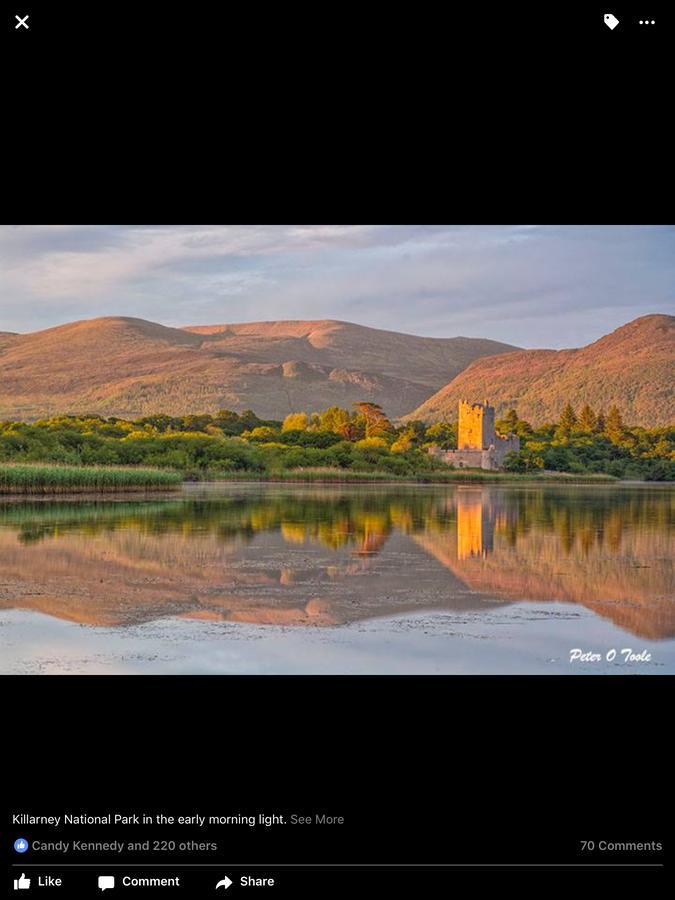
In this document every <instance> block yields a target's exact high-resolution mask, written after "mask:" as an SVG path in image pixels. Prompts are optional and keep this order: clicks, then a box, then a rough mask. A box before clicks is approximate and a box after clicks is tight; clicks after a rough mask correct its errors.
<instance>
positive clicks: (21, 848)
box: [14, 838, 28, 853]
mask: <svg viewBox="0 0 675 900" xmlns="http://www.w3.org/2000/svg"><path fill="white" fill-rule="evenodd" d="M14 849H15V850H16V852H17V853H25V852H26V850H28V841H27V840H26V838H17V839H16V840H15V841H14Z"/></svg>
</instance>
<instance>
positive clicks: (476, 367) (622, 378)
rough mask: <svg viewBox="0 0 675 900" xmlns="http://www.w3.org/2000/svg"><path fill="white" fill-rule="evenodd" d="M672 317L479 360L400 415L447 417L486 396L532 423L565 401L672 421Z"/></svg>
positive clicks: (629, 417)
mask: <svg viewBox="0 0 675 900" xmlns="http://www.w3.org/2000/svg"><path fill="white" fill-rule="evenodd" d="M674 372H675V317H674V316H665V315H652V316H642V317H641V318H639V319H635V320H634V321H632V322H629V323H628V324H627V325H623V326H622V327H621V328H617V330H616V331H613V332H612V333H611V334H608V335H605V337H602V338H600V340H598V341H595V343H593V344H589V345H588V346H586V347H582V348H581V349H579V350H518V351H515V352H512V353H502V354H500V355H498V356H489V357H485V358H482V359H478V360H476V361H475V362H473V363H472V364H471V365H470V366H468V367H467V368H466V369H464V371H462V372H460V373H459V374H458V375H456V376H455V377H454V378H453V379H452V380H451V381H450V382H449V383H448V384H446V386H445V387H444V388H442V389H441V390H440V391H438V393H436V394H434V395H433V397H430V398H429V399H428V400H427V401H425V402H424V403H422V404H421V406H419V407H418V408H417V409H416V410H415V411H414V412H412V413H410V415H409V416H407V417H406V418H409V419H422V420H424V421H426V422H440V421H445V420H448V421H450V420H453V419H455V418H456V417H457V403H458V401H459V400H460V399H466V400H478V401H483V400H484V399H485V398H488V400H489V401H490V403H492V404H493V405H494V406H495V409H496V413H497V415H498V416H499V415H500V414H503V413H505V412H506V411H507V410H509V409H511V408H512V407H513V408H515V409H516V410H517V412H518V415H519V416H520V417H521V418H522V419H526V420H527V421H529V422H532V423H533V424H541V423H543V422H546V421H554V420H557V419H558V417H559V415H560V412H561V411H562V408H563V407H564V405H565V404H566V403H567V401H568V400H569V401H570V402H571V403H572V405H573V406H574V407H575V408H576V409H577V410H579V409H580V407H581V406H582V405H583V404H584V403H590V405H591V406H592V407H593V408H594V409H596V410H599V409H605V410H607V409H609V407H610V406H611V405H612V404H616V405H617V406H618V408H619V410H620V411H621V413H622V415H623V418H624V421H625V422H626V423H627V424H629V425H642V426H644V427H646V428H649V427H656V426H659V425H670V424H672V423H673V422H675V392H674V390H673V373H674Z"/></svg>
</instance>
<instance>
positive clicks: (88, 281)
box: [0, 225, 675, 347]
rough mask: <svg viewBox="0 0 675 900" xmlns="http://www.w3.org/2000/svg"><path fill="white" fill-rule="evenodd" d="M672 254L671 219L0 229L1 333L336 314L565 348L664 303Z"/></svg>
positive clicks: (666, 306)
mask: <svg viewBox="0 0 675 900" xmlns="http://www.w3.org/2000/svg"><path fill="white" fill-rule="evenodd" d="M674 251H675V231H674V229H673V228H672V227H671V226H602V225H598V226H589V225H579V226H565V225H562V226H555V225H551V226H549V225H543V226H542V225H484V226H483V225H481V226H475V225H465V226H462V225H443V226H441V225H203V226H202V225H175V226H165V225H144V226H138V225H129V226H124V225H110V226H109V225H95V226H87V225H65V226H64V225H62V226H2V227H1V228H0V291H1V298H2V299H1V301H0V331H2V330H17V331H27V330H35V329H38V328H45V327H49V326H51V325H55V324H59V323H60V322H64V321H69V320H72V319H76V318H89V317H93V316H99V315H136V316H140V317H144V318H149V319H153V320H155V321H161V322H163V323H165V324H170V325H181V324H197V323H204V324H208V323H217V322H218V323H220V322H227V321H245V320H247V319H258V320H259V319H275V318H303V319H308V318H337V319H347V320H350V321H356V322H361V323H363V324H370V325H374V326H377V327H382V328H390V329H393V330H401V331H410V332H414V333H421V334H427V335H437V336H452V335H455V334H465V335H469V336H485V337H491V338H495V339H501V340H506V341H510V342H512V343H516V344H520V345H523V346H553V347H560V346H575V345H579V344H581V343H587V342H588V341H590V340H593V339H595V338H597V337H599V336H600V334H602V333H605V332H606V331H609V330H611V329H612V328H615V327H617V326H618V325H620V324H623V322H625V321H627V320H628V319H630V318H634V317H635V316H637V315H642V314H645V313H649V312H659V311H662V312H663V311H671V309H672V296H673V283H674V280H675V279H674V276H675V252H674Z"/></svg>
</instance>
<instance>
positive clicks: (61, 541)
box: [0, 485, 675, 639]
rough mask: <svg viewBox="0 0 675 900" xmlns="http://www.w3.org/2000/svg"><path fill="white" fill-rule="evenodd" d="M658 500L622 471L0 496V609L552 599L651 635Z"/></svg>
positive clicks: (366, 611)
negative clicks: (129, 495)
mask: <svg viewBox="0 0 675 900" xmlns="http://www.w3.org/2000/svg"><path fill="white" fill-rule="evenodd" d="M674 498H675V492H674V491H673V490H672V489H669V488H668V487H663V488H661V487H654V488H649V487H645V486H629V485H626V486H614V485H612V486H595V485H593V486H590V485H589V486H586V485H580V486H569V487H568V486H532V487H524V486H523V487H511V486H476V487H473V486H456V487H444V486H421V485H420V486H413V485H410V486H408V485H404V486H398V485H397V486H395V487H393V486H386V487H385V486H361V485H360V486H358V487H343V486H340V487H314V486H312V487H309V486H307V487H305V486H292V487H285V486H271V485H259V486H258V485H213V486H209V485H206V486H197V487H195V488H190V489H186V492H185V493H184V495H183V496H182V497H181V498H180V499H170V500H165V501H162V500H149V501H147V502H145V501H131V502H130V501H115V500H109V499H102V500H100V501H73V502H68V501H53V502H52V501H39V502H38V501H32V502H30V501H17V500H12V501H5V502H3V503H2V504H0V607H3V608H7V609H9V608H22V609H34V610H39V611H41V612H44V613H47V614H49V615H52V616H57V617H59V618H63V619H68V620H71V621H75V622H79V623H83V624H90V625H106V626H110V625H129V624H135V623H139V622H144V621H148V620H152V619H158V618H162V617H166V616H186V617H191V618H203V619H217V620H221V619H223V620H230V621H240V622H254V623H259V624H282V625H312V624H314V625H340V624H344V623H348V622H353V621H357V620H360V619H367V618H373V617H376V616H388V615H392V614H395V613H401V612H410V611H418V610H423V609H438V610H449V611H461V610H470V609H472V610H476V609H482V608H490V607H491V606H493V605H494V604H496V603H504V602H510V601H522V600H532V601H539V602H541V601H564V602H569V603H578V604H582V605H583V606H585V607H587V608H588V609H591V610H593V611H594V612H595V613H597V614H598V615H600V616H603V617H606V618H608V619H611V620H612V621H613V622H614V623H615V624H617V625H619V626H620V627H622V628H623V629H625V630H626V631H628V632H630V633H632V634H635V635H638V636H641V637H645V638H650V639H659V638H668V637H672V636H673V635H675V599H674V596H675V591H674V589H673V588H674V584H673V569H672V558H673V501H674ZM552 627H554V626H553V625H552Z"/></svg>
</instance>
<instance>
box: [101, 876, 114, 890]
mask: <svg viewBox="0 0 675 900" xmlns="http://www.w3.org/2000/svg"><path fill="white" fill-rule="evenodd" d="M98 886H99V888H100V890H102V891H109V890H110V888H114V887H115V876H114V875H99V876H98Z"/></svg>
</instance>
